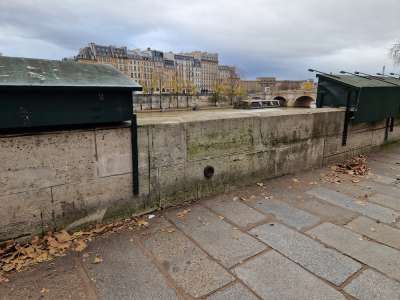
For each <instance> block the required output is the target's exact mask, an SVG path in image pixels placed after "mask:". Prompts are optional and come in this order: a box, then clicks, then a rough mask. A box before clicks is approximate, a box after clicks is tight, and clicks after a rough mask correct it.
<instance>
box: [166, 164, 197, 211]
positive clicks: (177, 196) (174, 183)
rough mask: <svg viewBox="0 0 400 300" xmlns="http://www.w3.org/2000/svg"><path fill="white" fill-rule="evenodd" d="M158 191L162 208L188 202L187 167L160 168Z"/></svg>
mask: <svg viewBox="0 0 400 300" xmlns="http://www.w3.org/2000/svg"><path fill="white" fill-rule="evenodd" d="M158 179H159V182H158V189H159V194H160V200H161V202H160V205H161V207H167V206H171V205H174V204H179V203H183V202H184V201H185V200H186V193H185V190H186V188H190V187H188V186H187V185H186V177H185V165H172V166H165V167H160V168H158Z"/></svg>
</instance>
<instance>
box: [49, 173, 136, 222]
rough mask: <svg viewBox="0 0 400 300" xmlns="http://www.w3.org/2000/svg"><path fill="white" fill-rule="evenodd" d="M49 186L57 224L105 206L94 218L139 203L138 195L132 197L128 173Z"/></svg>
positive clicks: (106, 215)
mask: <svg viewBox="0 0 400 300" xmlns="http://www.w3.org/2000/svg"><path fill="white" fill-rule="evenodd" d="M52 190H53V200H54V214H55V218H56V220H57V224H58V226H62V225H65V224H71V223H72V222H76V221H78V220H79V219H81V218H86V217H87V216H88V215H90V214H91V213H95V212H98V211H99V210H102V209H105V210H104V212H103V214H100V215H99V218H100V219H99V220H96V221H97V222H99V221H102V218H107V217H115V216H118V215H124V213H125V214H128V213H129V212H130V211H131V212H133V211H134V210H136V209H138V208H140V207H143V201H142V199H141V198H133V190H132V176H131V174H125V175H117V176H110V177H105V178H99V179H96V180H90V181H86V182H80V183H77V184H68V185H60V186H55V187H53V188H52ZM113 215H114V216H113Z"/></svg>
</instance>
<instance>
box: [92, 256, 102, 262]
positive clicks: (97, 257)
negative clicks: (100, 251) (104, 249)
mask: <svg viewBox="0 0 400 300" xmlns="http://www.w3.org/2000/svg"><path fill="white" fill-rule="evenodd" d="M102 262H103V259H102V258H101V257H100V256H98V255H96V257H95V258H94V260H93V263H94V264H100V263H102Z"/></svg>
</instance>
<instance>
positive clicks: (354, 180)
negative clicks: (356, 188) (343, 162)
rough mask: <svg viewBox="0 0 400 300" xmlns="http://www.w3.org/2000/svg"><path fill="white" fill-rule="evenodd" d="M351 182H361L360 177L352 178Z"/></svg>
mask: <svg viewBox="0 0 400 300" xmlns="http://www.w3.org/2000/svg"><path fill="white" fill-rule="evenodd" d="M351 182H353V183H359V182H360V180H359V179H353V180H351Z"/></svg>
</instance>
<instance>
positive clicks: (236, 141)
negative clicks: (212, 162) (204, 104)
mask: <svg viewBox="0 0 400 300" xmlns="http://www.w3.org/2000/svg"><path fill="white" fill-rule="evenodd" d="M185 126H186V139H187V158H188V160H199V159H205V158H212V157H218V156H225V155H229V154H235V153H243V152H254V151H257V150H258V149H260V147H261V144H260V141H259V140H260V137H259V132H260V131H259V121H258V119H257V118H235V119H222V120H208V121H202V122H188V123H187V124H186V125H185Z"/></svg>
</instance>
